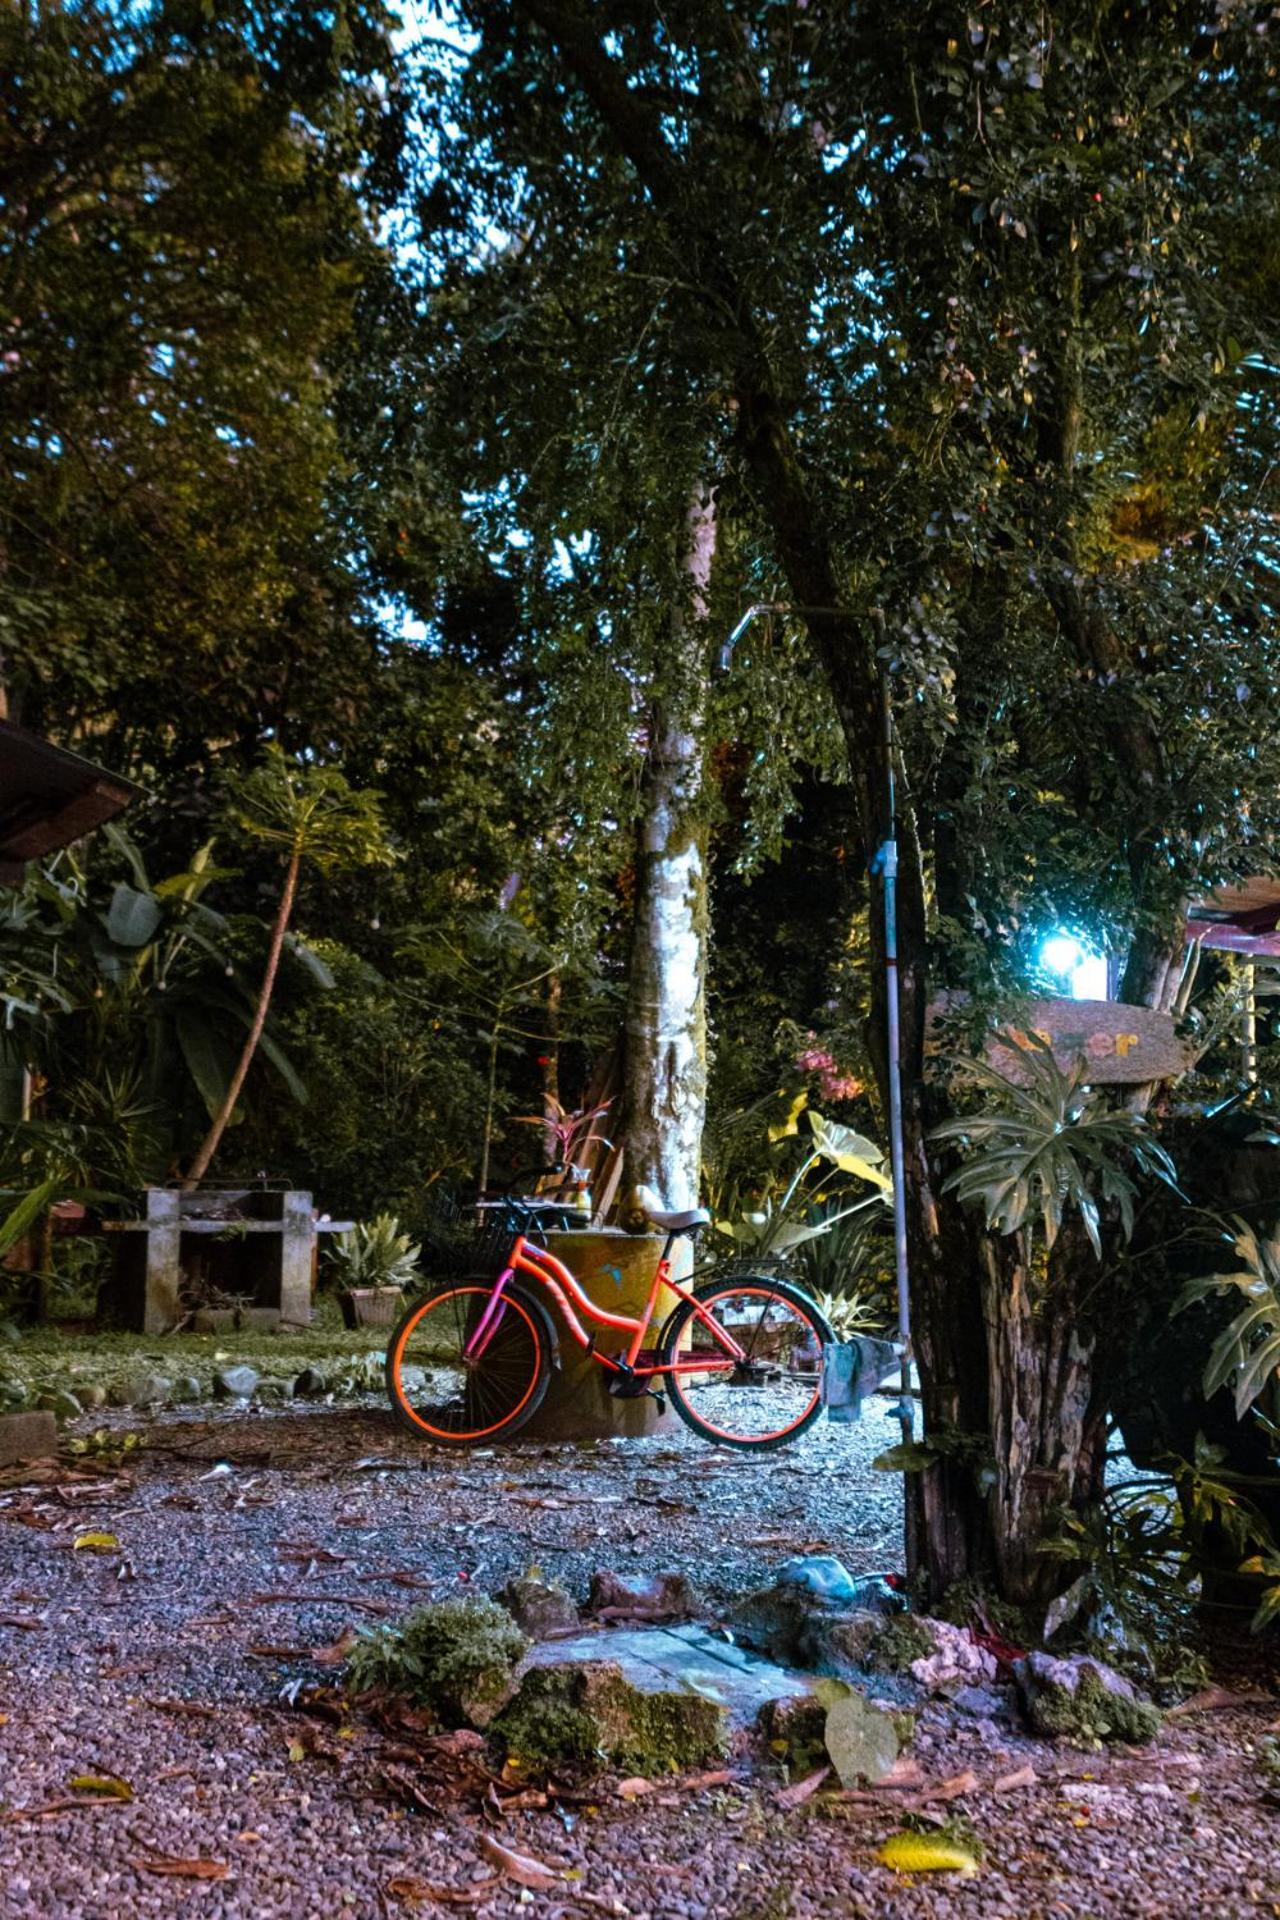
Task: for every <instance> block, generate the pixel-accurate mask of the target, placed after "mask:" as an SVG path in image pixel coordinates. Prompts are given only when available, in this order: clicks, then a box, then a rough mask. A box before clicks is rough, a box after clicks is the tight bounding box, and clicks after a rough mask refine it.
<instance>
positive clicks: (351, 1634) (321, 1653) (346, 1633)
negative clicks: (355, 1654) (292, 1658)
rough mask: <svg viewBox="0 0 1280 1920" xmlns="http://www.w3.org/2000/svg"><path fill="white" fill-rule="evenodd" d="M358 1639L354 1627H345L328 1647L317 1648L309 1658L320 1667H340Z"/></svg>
mask: <svg viewBox="0 0 1280 1920" xmlns="http://www.w3.org/2000/svg"><path fill="white" fill-rule="evenodd" d="M358 1638H359V1635H358V1634H357V1633H356V1630H355V1628H354V1627H344V1628H343V1629H342V1632H341V1633H340V1634H339V1635H338V1637H337V1639H336V1640H334V1641H332V1642H331V1643H330V1645H329V1646H327V1647H316V1648H315V1649H314V1651H313V1652H312V1653H311V1654H310V1656H309V1657H310V1658H311V1659H312V1660H314V1661H315V1663H316V1665H317V1666H318V1667H340V1666H341V1665H342V1664H343V1662H344V1661H345V1660H346V1657H347V1655H348V1654H349V1653H350V1651H351V1649H352V1647H354V1645H355V1644H356V1641H357V1639H358Z"/></svg>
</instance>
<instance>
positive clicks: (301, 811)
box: [183, 742, 394, 1191]
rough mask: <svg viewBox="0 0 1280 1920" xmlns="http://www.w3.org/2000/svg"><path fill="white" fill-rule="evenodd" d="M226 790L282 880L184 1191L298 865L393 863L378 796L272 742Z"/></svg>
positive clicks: (263, 1006)
mask: <svg viewBox="0 0 1280 1920" xmlns="http://www.w3.org/2000/svg"><path fill="white" fill-rule="evenodd" d="M229 785H230V793H229V802H230V804H229V816H230V822H231V824H232V825H233V826H234V828H235V829H236V830H237V831H238V832H239V833H240V834H241V835H243V836H244V837H245V838H246V839H248V840H250V841H252V842H255V843H256V844H257V845H259V846H265V847H269V848H271V849H272V850H273V851H274V852H276V853H277V854H279V855H280V857H281V858H282V859H283V860H284V879H283V883H282V885H281V889H280V899H279V902H278V904H277V906H276V912H275V919H274V921H273V923H272V927H271V939H270V942H269V945H268V947H267V958H266V963H265V965H264V967H263V971H262V980H261V983H260V985H259V987H258V993H257V999H256V1002H255V1005H254V1010H253V1018H252V1020H251V1021H250V1023H249V1031H248V1033H247V1034H246V1036H245V1042H244V1046H243V1048H242V1049H241V1052H240V1058H239V1060H238V1061H237V1063H236V1066H235V1070H234V1071H233V1073H232V1075H231V1079H230V1082H229V1084H228V1086H227V1089H226V1092H225V1093H224V1094H223V1097H222V1100H221V1102H220V1104H219V1106H218V1109H217V1111H216V1113H215V1114H214V1115H213V1119H212V1122H211V1124H210V1127H209V1131H208V1133H207V1134H206V1135H205V1137H204V1140H203V1141H202V1143H201V1145H200V1147H199V1150H198V1151H197V1153H196V1156H195V1159H194V1160H193V1161H192V1162H191V1165H190V1167H189V1168H188V1170H187V1176H186V1179H185V1180H184V1182H183V1186H184V1189H185V1190H187V1191H190V1190H191V1189H192V1188H193V1187H197V1186H199V1184H200V1182H201V1180H203V1178H204V1176H205V1174H206V1172H207V1171H208V1168H209V1163H210V1161H211V1160H212V1159H213V1156H214V1154H215V1153H216V1152H217V1150H218V1145H219V1142H220V1141H221V1139H222V1136H223V1134H224V1132H225V1131H226V1128H227V1124H228V1122H229V1121H230V1119H231V1116H232V1114H233V1113H234V1111H235V1105H236V1101H237V1100H238V1099H239V1097H240V1090H241V1088H242V1087H243V1085H244V1082H245V1078H246V1076H247V1074H248V1072H249V1068H250V1066H251V1065H252V1063H253V1057H254V1054H255V1053H256V1052H257V1050H258V1047H259V1045H260V1044H261V1041H262V1035H263V1029H264V1027H265V1026H266V1020H267V1012H268V1009H269V1008H270V1005H271V995H272V992H273V990H274V987H275V983H276V975H277V973H278V972H279V968H280V956H281V953H282V952H283V950H284V944H285V937H286V935H287V933H288V930H289V922H290V919H291V918H292V915H293V908H294V903H295V900H296V898H297V892H298V881H299V879H300V877H301V875H302V871H303V868H304V867H308V866H309V867H314V868H315V869H316V871H317V872H318V873H320V874H322V875H324V876H325V877H326V878H329V877H332V876H334V875H337V874H340V873H345V872H350V871H351V870H352V869H354V868H358V867H369V866H390V865H391V863H392V860H393V859H394V855H393V853H392V850H391V846H390V843H389V841H388V839H387V836H386V830H385V828H384V826H383V822H382V815H381V811H380V808H379V796H378V795H377V794H376V793H373V792H367V791H366V792H362V791H358V790H356V789H355V788H353V787H351V786H350V785H349V784H348V782H347V780H346V778H345V776H344V775H343V774H342V773H340V772H339V771H338V769H337V768H336V767H318V766H308V765H302V764H299V763H298V762H296V761H291V760H289V759H288V757H287V756H286V755H285V754H284V752H283V751H282V750H281V748H280V747H279V746H277V745H276V744H275V743H274V742H273V743H272V744H271V745H270V746H269V747H268V748H267V750H266V753H265V754H264V755H263V758H262V762H261V764H260V765H259V766H257V767H256V768H255V769H254V770H253V772H252V773H249V774H247V775H244V776H243V777H241V778H233V779H232V780H231V782H230V783H229Z"/></svg>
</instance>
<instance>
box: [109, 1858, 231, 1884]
mask: <svg viewBox="0 0 1280 1920" xmlns="http://www.w3.org/2000/svg"><path fill="white" fill-rule="evenodd" d="M128 1865H129V1866H131V1867H134V1868H136V1869H137V1870H138V1871H139V1872H141V1873H162V1874H165V1875H166V1876H167V1877H168V1878H169V1879H171V1880H225V1879H226V1877H227V1875H228V1874H229V1873H230V1872H231V1869H230V1867H229V1866H228V1865H227V1863H226V1861H225V1860H178V1859H175V1858H173V1857H172V1856H171V1855H169V1854H167V1853H147V1854H136V1855H135V1856H134V1858H133V1859H132V1860H130V1861H129V1862H128Z"/></svg>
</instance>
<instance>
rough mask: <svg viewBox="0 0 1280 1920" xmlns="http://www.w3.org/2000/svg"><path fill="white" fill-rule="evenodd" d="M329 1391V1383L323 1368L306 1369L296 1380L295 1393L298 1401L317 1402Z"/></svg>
mask: <svg viewBox="0 0 1280 1920" xmlns="http://www.w3.org/2000/svg"><path fill="white" fill-rule="evenodd" d="M328 1391H329V1382H328V1381H327V1380H326V1379H325V1376H324V1370H323V1368H321V1367H304V1368H303V1369H302V1372H301V1373H299V1374H297V1375H296V1376H295V1378H294V1382H293V1393H294V1398H295V1399H296V1400H316V1399H318V1398H319V1397H320V1395H321V1394H324V1393H328Z"/></svg>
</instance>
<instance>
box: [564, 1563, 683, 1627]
mask: <svg viewBox="0 0 1280 1920" xmlns="http://www.w3.org/2000/svg"><path fill="white" fill-rule="evenodd" d="M696 1608H697V1598H696V1596H695V1594H694V1591H693V1588H692V1586H691V1585H690V1583H689V1581H688V1580H687V1579H686V1578H685V1576H684V1574H682V1573H655V1574H651V1575H650V1576H649V1578H648V1579H643V1578H642V1579H639V1580H638V1579H637V1578H636V1577H635V1575H634V1574H630V1575H623V1574H620V1573H610V1572H609V1571H608V1570H607V1569H605V1570H602V1571H601V1572H599V1573H593V1574H592V1576H591V1588H590V1591H589V1592H588V1594H587V1612H588V1613H594V1614H604V1615H606V1616H620V1615H623V1614H638V1615H640V1616H641V1617H642V1618H643V1619H646V1620H687V1619H688V1617H689V1615H690V1614H692V1613H693V1612H694V1611H695V1610H696Z"/></svg>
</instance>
